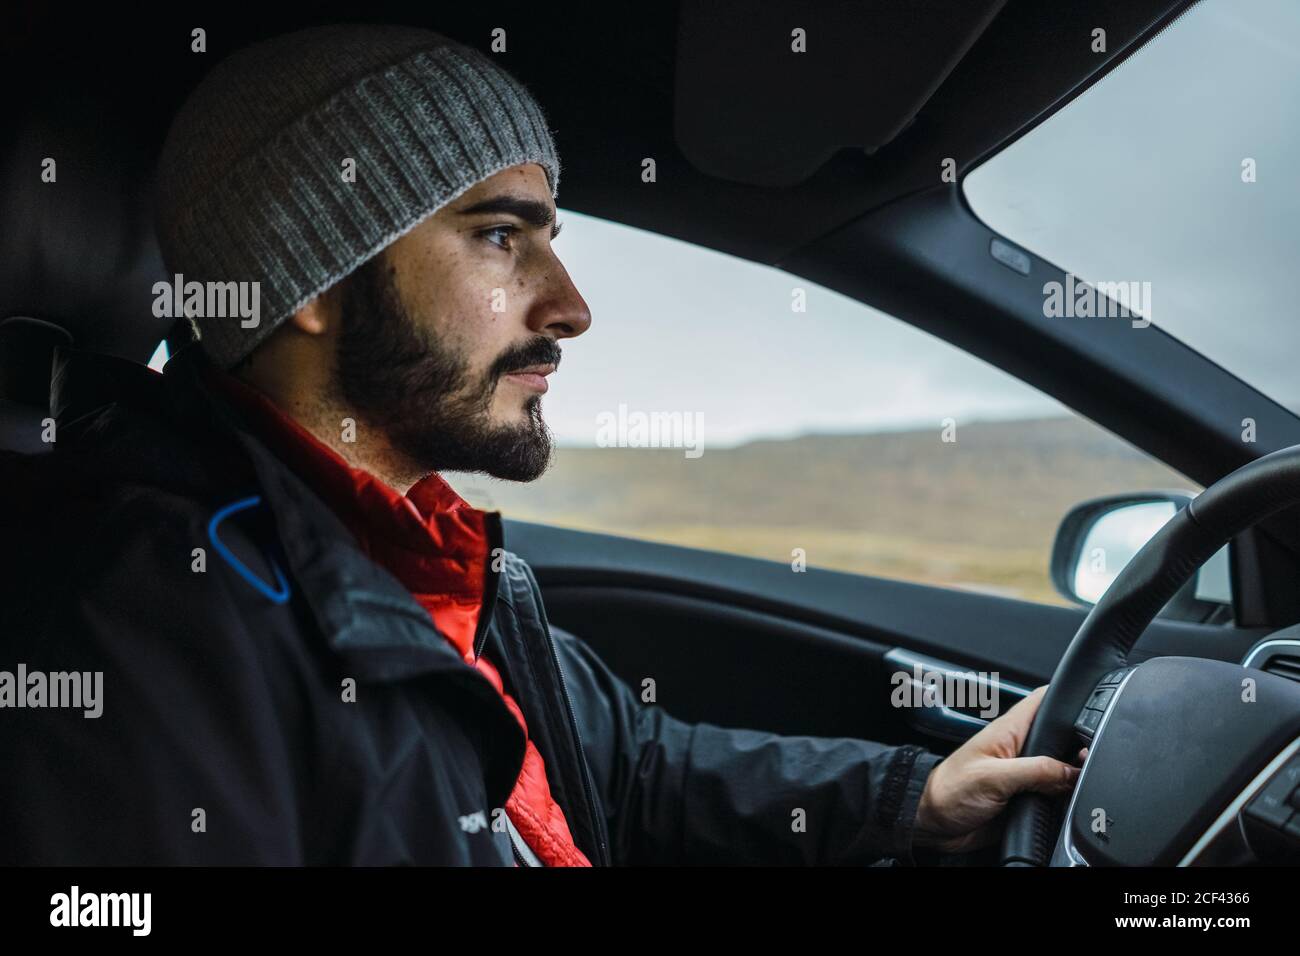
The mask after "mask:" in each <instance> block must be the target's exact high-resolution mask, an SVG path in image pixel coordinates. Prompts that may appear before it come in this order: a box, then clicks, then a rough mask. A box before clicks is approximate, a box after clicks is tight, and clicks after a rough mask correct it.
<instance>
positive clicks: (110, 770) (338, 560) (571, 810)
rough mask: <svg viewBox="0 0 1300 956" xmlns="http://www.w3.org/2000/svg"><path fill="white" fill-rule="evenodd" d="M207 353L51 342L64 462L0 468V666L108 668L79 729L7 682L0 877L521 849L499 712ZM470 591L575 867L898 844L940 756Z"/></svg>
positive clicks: (822, 859) (73, 716)
mask: <svg viewBox="0 0 1300 956" xmlns="http://www.w3.org/2000/svg"><path fill="white" fill-rule="evenodd" d="M203 361H204V359H203V357H202V355H201V353H199V352H197V351H196V349H195V348H193V347H191V348H187V349H185V350H183V351H182V352H181V353H180V354H178V355H177V356H176V357H175V358H173V360H172V361H171V362H170V363H169V364H168V365H167V371H166V374H164V375H158V374H157V373H155V372H152V371H150V370H149V369H147V368H145V367H143V366H140V365H136V364H134V363H130V362H126V361H123V360H120V359H112V358H108V357H105V356H99V355H93V354H90V353H83V352H77V351H74V350H68V351H63V352H61V353H60V354H59V355H58V356H57V358H56V370H55V380H54V384H53V388H52V398H53V403H54V410H53V413H54V415H55V416H56V418H57V432H56V438H57V441H56V442H55V446H54V449H55V450H54V451H53V452H52V453H50V454H47V455H41V456H31V457H28V456H22V455H17V454H12V453H7V454H0V482H2V487H3V488H4V490H5V498H4V502H3V505H2V506H0V542H2V544H3V554H4V558H3V565H2V566H0V570H2V571H3V575H2V577H0V671H7V672H10V673H14V674H16V669H17V667H18V665H19V664H22V665H23V666H24V667H25V669H26V671H27V672H28V674H31V673H33V672H41V673H44V674H47V675H48V674H54V673H56V672H58V673H64V674H68V673H72V672H82V673H87V674H93V673H94V672H102V675H103V678H102V681H103V683H102V687H103V690H102V714H101V716H99V717H86V716H84V714H83V711H82V710H79V709H71V708H54V707H49V706H46V707H38V706H27V707H23V708H18V707H16V706H13V703H14V701H13V700H10V701H8V702H7V703H6V701H5V699H4V698H3V696H2V694H0V767H2V768H3V774H0V864H18V863H42V864H139V863H147V864H163V863H196V864H237V863H238V864H400V863H411V864H493V865H500V864H505V865H509V864H511V863H512V862H514V861H515V859H517V851H516V850H515V849H514V848H513V847H512V843H511V835H510V834H509V833H508V832H507V829H508V828H507V827H505V826H504V822H505V821H504V820H503V819H502V815H501V814H500V813H497V812H494V811H495V810H496V808H500V807H502V806H503V805H504V803H505V801H506V798H507V796H508V795H509V793H510V791H511V788H512V786H513V783H514V780H515V777H516V775H517V773H518V770H519V767H520V764H521V761H522V756H523V746H524V739H523V734H522V732H521V730H520V728H519V725H518V723H517V722H516V721H515V720H514V719H513V718H512V717H511V715H510V714H509V712H508V711H507V710H506V708H505V707H504V706H503V704H502V702H501V699H500V697H499V696H498V695H497V694H496V692H495V691H494V690H493V689H492V688H491V686H490V685H489V683H488V682H487V681H485V680H484V679H483V678H482V676H481V675H479V674H477V673H475V672H474V670H473V669H472V668H469V667H467V666H466V665H465V662H464V660H463V659H461V658H460V657H459V656H458V654H457V653H456V652H455V651H454V650H453V649H452V647H451V646H450V645H449V643H448V642H447V641H446V640H444V638H443V637H442V636H441V635H440V634H439V633H438V631H437V630H436V629H435V627H434V625H433V623H432V621H431V620H430V618H429V615H428V614H427V613H426V612H425V610H424V609H423V608H422V607H421V606H420V605H419V604H418V603H417V602H416V600H415V599H414V598H413V597H412V596H411V595H410V594H409V593H408V592H407V591H406V590H405V589H404V588H403V586H402V585H401V584H400V583H399V582H398V581H397V580H396V579H395V578H394V577H393V576H392V575H391V574H389V573H388V572H387V571H386V570H384V569H383V568H381V567H380V566H378V565H377V564H375V563H374V562H373V561H371V560H370V559H369V558H367V557H366V556H365V555H363V554H362V553H361V551H360V550H359V549H358V548H357V546H356V543H355V541H354V539H353V538H352V536H351V535H350V533H349V532H348V531H347V530H346V528H345V527H344V526H343V524H342V523H341V522H340V521H339V520H338V518H337V517H336V516H335V515H334V514H333V513H332V512H331V511H330V510H329V509H328V508H327V507H326V505H325V504H324V503H323V502H322V501H321V499H320V498H319V497H317V496H316V494H315V493H313V492H312V491H311V490H310V489H309V488H308V487H307V485H306V484H304V483H303V481H302V480H300V479H299V478H298V477H297V476H296V475H295V474H294V473H293V472H291V471H290V470H289V469H288V468H287V467H286V466H285V465H284V464H282V463H281V461H280V460H279V459H278V458H276V457H275V456H274V455H272V454H271V452H270V451H269V450H268V449H267V447H266V446H265V445H263V444H262V443H261V442H260V441H259V440H258V439H257V438H255V437H254V436H253V434H252V433H251V432H250V431H249V430H248V429H247V428H246V427H245V426H244V424H243V423H242V422H241V421H240V419H239V418H238V416H237V415H236V414H235V412H234V411H233V410H232V409H231V408H230V407H229V406H228V405H226V404H225V403H224V402H222V401H221V400H220V399H218V398H217V397H216V396H214V395H213V394H211V393H210V391H209V390H208V389H207V388H206V387H205V386H204V385H203V384H202V383H201V381H200V379H199V377H198V376H197V375H196V374H195V369H196V366H197V364H198V363H201V362H203ZM230 506H234V507H233V508H232V507H230ZM214 518H216V519H218V520H217V525H216V526H215V527H214V526H213V523H214ZM489 527H490V531H491V533H492V535H494V536H495V537H496V539H497V540H496V541H494V542H493V544H494V546H496V545H500V544H502V542H501V541H500V536H501V523H500V519H499V516H496V515H493V516H492V520H491V522H490V525H489ZM223 548H224V549H229V550H228V553H227V554H226V555H224V556H223V554H222V553H219V552H221V551H222V549H223ZM487 590H488V593H487V594H485V595H484V600H485V602H486V603H485V612H484V613H482V614H481V615H480V629H479V633H478V635H477V637H476V641H478V643H479V646H480V647H482V648H486V649H487V650H488V656H489V657H490V658H491V659H492V660H493V661H494V663H496V664H497V666H498V668H499V669H500V671H501V673H502V677H503V679H504V681H505V683H506V689H507V691H509V692H510V693H511V694H512V695H513V696H514V698H515V699H516V701H517V702H518V703H519V706H520V708H521V709H522V711H523V713H524V718H525V720H526V722H527V725H528V728H529V733H530V735H531V736H532V738H533V740H534V743H535V745H536V746H537V748H538V750H539V751H540V752H541V754H542V756H543V759H544V761H545V764H546V768H547V773H548V781H549V784H550V788H551V793H552V796H553V797H554V799H555V800H556V801H557V802H558V803H559V804H560V806H561V807H562V808H563V809H564V812H565V816H566V818H567V820H568V822H569V826H570V829H571V831H572V833H573V837H574V840H575V842H576V843H577V845H578V846H579V848H581V849H582V850H583V852H584V853H585V854H586V855H587V857H588V858H589V859H590V860H591V861H592V863H593V864H596V865H601V864H639V863H863V864H866V863H871V862H873V861H876V860H878V859H880V858H882V857H892V858H898V859H901V860H903V861H909V860H910V859H911V856H910V852H911V847H910V842H911V828H912V821H913V819H914V817H915V814H916V808H917V803H918V801H919V798H920V793H921V790H922V788H923V786H924V782H925V779H926V776H927V775H928V773H929V772H930V770H931V769H932V767H933V766H934V764H935V762H936V761H937V760H938V758H937V757H936V756H934V755H932V754H930V753H928V752H926V751H924V750H922V749H920V748H918V747H912V746H902V747H885V746H883V745H880V744H875V743H870V742H867V741H862V740H855V739H829V738H815V737H783V736H778V735H775V734H771V733H761V732H756V731H748V730H730V729H723V728H720V727H715V726H711V725H708V724H687V723H684V722H682V721H679V720H676V719H674V718H673V717H671V716H669V715H668V714H666V713H665V712H664V711H663V710H662V709H660V708H659V707H656V706H645V705H642V704H641V702H640V701H639V699H638V698H637V696H636V694H635V693H634V692H633V691H632V689H631V688H629V687H628V686H627V685H626V684H625V683H623V682H622V681H621V680H620V679H619V678H617V677H616V676H615V675H614V674H613V673H612V672H611V671H610V670H609V669H608V668H607V667H605V665H604V664H603V663H602V662H601V661H600V660H599V659H598V658H597V657H596V655H595V654H594V653H593V652H592V651H591V650H590V649H589V648H588V647H587V646H586V645H585V644H583V643H582V642H581V641H580V640H578V639H577V638H576V637H574V636H572V635H570V634H567V633H565V632H563V631H561V630H559V629H558V628H551V627H549V626H548V624H547V620H546V612H545V609H544V608H543V606H542V600H541V595H540V592H539V590H538V587H537V583H536V581H535V579H534V577H533V574H532V571H531V570H530V569H529V567H528V565H527V564H526V563H525V562H524V561H522V560H521V559H520V558H518V557H517V556H515V555H513V554H510V553H509V552H508V551H507V552H505V558H504V560H503V561H501V562H499V573H493V574H492V575H491V576H490V578H489V586H488V589H487ZM487 609H490V613H488V612H487ZM349 679H351V680H352V681H355V688H356V689H355V700H352V699H346V698H347V696H348V695H347V694H346V693H345V688H346V686H348V681H349ZM10 686H11V688H12V687H13V685H12V684H11V685H10ZM51 686H53V679H51ZM20 690H21V689H20ZM28 693H29V696H28V697H26V698H24V702H27V703H32V702H35V700H36V698H33V697H31V696H30V694H31V690H30V687H29V688H28ZM47 702H48V701H47ZM799 811H803V813H802V819H803V820H804V821H805V824H804V826H803V827H802V828H801V827H800V826H798V825H797V821H798V820H799V819H800V814H799Z"/></svg>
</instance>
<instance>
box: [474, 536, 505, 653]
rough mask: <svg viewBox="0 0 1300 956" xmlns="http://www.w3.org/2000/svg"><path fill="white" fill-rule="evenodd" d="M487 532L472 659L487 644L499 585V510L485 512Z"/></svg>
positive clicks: (500, 539)
mask: <svg viewBox="0 0 1300 956" xmlns="http://www.w3.org/2000/svg"><path fill="white" fill-rule="evenodd" d="M487 533H488V560H487V569H486V572H485V575H484V578H483V604H482V605H481V606H480V608H479V614H478V627H477V628H476V629H475V630H476V633H475V635H474V660H476V661H477V660H478V659H479V658H480V657H482V656H483V647H484V645H485V644H487V634H488V628H489V627H490V626H491V623H492V618H493V617H494V616H495V614H496V603H497V591H498V590H499V589H500V587H501V572H500V571H498V570H496V568H495V567H494V565H495V564H496V561H497V557H496V556H497V554H499V553H500V552H501V550H502V548H503V547H504V545H505V533H504V532H503V531H502V529H501V515H500V513H499V512H496V511H490V512H488V513H487Z"/></svg>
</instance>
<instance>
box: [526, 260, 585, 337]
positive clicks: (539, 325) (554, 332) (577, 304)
mask: <svg viewBox="0 0 1300 956" xmlns="http://www.w3.org/2000/svg"><path fill="white" fill-rule="evenodd" d="M528 327H529V328H530V329H532V330H533V331H534V332H538V333H542V334H548V335H550V336H551V337H552V338H554V339H571V338H573V337H574V336H576V335H581V334H582V333H583V332H586V331H587V329H589V328H591V310H590V309H588V308H587V302H586V300H585V299H583V297H582V294H581V293H580V292H578V287H577V286H575V285H574V284H573V279H571V278H570V277H569V272H568V270H567V269H565V268H564V264H563V263H561V262H560V260H559V259H558V258H557V257H556V256H555V254H554V253H552V254H551V265H550V267H549V274H548V275H547V277H546V294H545V295H543V296H541V297H539V299H538V301H537V302H536V304H535V305H534V306H533V308H532V309H531V310H530V311H529V315H528Z"/></svg>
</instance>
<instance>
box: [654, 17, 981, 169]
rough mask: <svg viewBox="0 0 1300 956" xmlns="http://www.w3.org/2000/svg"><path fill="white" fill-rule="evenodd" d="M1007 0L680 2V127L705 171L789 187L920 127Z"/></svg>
mask: <svg viewBox="0 0 1300 956" xmlns="http://www.w3.org/2000/svg"><path fill="white" fill-rule="evenodd" d="M1005 2H1006V0H961V2H960V3H954V2H952V0H857V2H843V0H840V2H809V0H802V2H793V0H768V2H762V3H755V2H753V0H683V2H682V5H681V13H680V19H679V21H678V38H677V69H676V90H675V94H674V114H675V116H674V125H675V135H676V139H677V145H678V148H679V149H680V150H681V151H682V153H683V154H684V155H685V156H686V158H687V159H688V160H689V161H690V162H691V163H692V165H694V166H695V167H696V168H697V169H699V170H700V171H701V172H703V173H706V174H707V175H710V176H716V177H719V178H722V179H729V180H733V181H736V182H742V183H750V184H753V185H758V186H792V185H795V184H797V183H799V182H802V181H803V180H805V179H807V178H808V177H809V176H811V175H812V174H813V173H815V172H816V171H817V170H818V169H819V168H821V166H822V164H823V163H825V162H826V160H828V159H829V158H830V157H831V156H832V155H833V154H834V153H835V152H836V151H837V150H839V149H841V148H844V147H851V148H857V149H862V150H865V151H866V152H868V153H871V152H874V151H876V150H877V149H879V148H880V147H881V146H884V145H885V144H886V143H888V142H889V141H890V140H892V139H893V138H894V137H895V136H897V135H898V134H899V133H900V132H902V130H903V129H904V128H906V127H907V125H908V124H909V123H910V122H911V121H912V119H913V117H915V116H916V114H917V113H918V112H919V111H920V110H921V108H922V107H923V106H924V105H925V104H926V102H927V101H928V100H929V99H930V97H931V96H933V95H934V92H935V91H936V90H937V89H938V88H939V87H940V85H942V83H943V82H944V80H945V79H946V78H947V77H948V74H949V73H951V72H952V70H953V68H954V67H955V66H956V65H957V64H958V63H959V62H960V61H961V58H962V57H963V56H965V54H966V52H967V51H968V50H969V49H970V48H971V46H972V45H973V44H974V43H975V41H976V40H977V39H979V37H980V34H982V33H983V32H984V30H985V28H987V27H988V25H989V23H990V22H992V20H993V18H994V17H995V16H996V15H997V13H998V11H999V10H1001V9H1002V7H1003V5H1004V4H1005Z"/></svg>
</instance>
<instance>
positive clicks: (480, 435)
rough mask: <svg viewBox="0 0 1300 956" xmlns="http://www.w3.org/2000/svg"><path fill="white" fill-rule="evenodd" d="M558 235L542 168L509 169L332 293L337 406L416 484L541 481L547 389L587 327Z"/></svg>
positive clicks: (547, 448)
mask: <svg viewBox="0 0 1300 956" xmlns="http://www.w3.org/2000/svg"><path fill="white" fill-rule="evenodd" d="M557 231H558V230H557V229H556V226H555V206H554V204H553V203H552V201H551V193H550V189H549V188H548V186H547V182H546V174H545V173H544V172H543V170H542V167H540V166H538V165H535V164H531V163H530V164H526V165H519V166H512V167H510V168H509V169H505V170H502V171H501V172H499V173H497V174H496V175H494V176H492V177H490V178H488V179H485V180H484V181H483V182H481V183H479V184H478V185H476V186H474V187H473V188H472V189H470V190H468V191H467V192H465V193H464V194H462V195H461V196H460V197H459V198H457V199H456V200H455V201H453V202H451V203H449V204H448V205H446V206H444V207H443V208H442V209H440V210H438V212H436V213H435V214H434V215H432V216H430V217H429V218H428V219H426V220H425V221H424V222H422V223H421V224H420V225H419V226H417V227H416V228H415V229H413V230H412V231H411V232H409V233H407V234H406V235H404V236H402V237H401V238H400V239H398V240H397V241H396V242H394V243H393V244H392V245H390V246H389V247H388V248H387V249H385V250H384V252H383V253H382V254H381V255H378V256H376V257H374V258H373V259H371V260H370V261H369V262H367V263H366V264H365V265H363V266H362V267H361V268H360V269H358V270H356V271H355V272H354V273H353V274H352V275H350V276H349V277H348V278H347V279H345V280H344V281H343V282H341V283H339V284H338V286H336V287H335V289H334V290H331V294H333V295H335V296H336V297H337V302H338V307H339V309H340V311H341V316H342V325H341V330H340V333H339V337H338V352H337V355H336V361H335V369H334V390H335V392H336V396H335V397H336V398H337V399H339V400H340V401H342V402H343V403H345V404H346V405H347V406H349V407H350V408H352V409H355V410H356V412H357V414H358V416H359V418H361V419H362V420H363V422H364V424H365V425H368V426H369V427H376V428H380V429H382V430H383V431H384V432H385V434H386V435H387V437H388V440H389V442H390V443H391V444H392V445H393V447H394V448H395V449H396V450H397V451H398V452H399V453H401V454H402V455H403V456H405V457H406V458H408V459H409V460H410V461H411V463H412V464H413V465H414V466H415V467H416V468H418V469H419V470H420V471H422V472H429V471H479V472H485V473H487V474H489V475H493V476H495V477H498V478H507V479H511V480H514V481H531V480H532V479H534V478H536V477H538V476H539V475H541V474H542V472H543V471H545V470H546V467H547V465H548V464H549V462H550V457H551V448H552V441H551V435H550V432H549V431H548V429H547V428H546V424H545V422H543V421H542V412H541V401H542V393H543V392H545V391H546V388H547V380H546V377H545V376H546V375H548V374H550V372H552V371H554V369H555V367H556V366H557V365H558V364H559V361H560V347H559V345H558V344H557V343H558V341H559V340H560V339H563V338H568V337H570V336H574V335H581V334H582V333H583V332H585V331H586V330H587V327H588V326H589V325H590V324H591V315H590V313H589V312H588V310H587V304H586V302H584V301H583V299H582V296H581V295H579V294H578V290H577V289H576V288H574V285H573V282H572V281H571V280H570V279H569V275H568V273H567V272H566V271H565V269H564V266H563V265H561V264H560V260H559V259H558V258H556V256H555V253H554V251H553V250H552V248H551V240H552V239H553V238H554V236H555V233H556V232H557Z"/></svg>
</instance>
